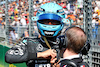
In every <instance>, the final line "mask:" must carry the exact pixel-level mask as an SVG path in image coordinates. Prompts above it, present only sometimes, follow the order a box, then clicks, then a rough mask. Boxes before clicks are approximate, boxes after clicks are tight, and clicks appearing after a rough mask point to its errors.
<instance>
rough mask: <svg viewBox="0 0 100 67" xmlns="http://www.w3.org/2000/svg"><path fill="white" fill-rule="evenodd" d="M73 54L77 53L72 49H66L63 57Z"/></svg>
mask: <svg viewBox="0 0 100 67" xmlns="http://www.w3.org/2000/svg"><path fill="white" fill-rule="evenodd" d="M73 55H77V53H74V52H73V51H70V50H68V49H66V50H65V52H64V54H63V58H65V57H69V56H73Z"/></svg>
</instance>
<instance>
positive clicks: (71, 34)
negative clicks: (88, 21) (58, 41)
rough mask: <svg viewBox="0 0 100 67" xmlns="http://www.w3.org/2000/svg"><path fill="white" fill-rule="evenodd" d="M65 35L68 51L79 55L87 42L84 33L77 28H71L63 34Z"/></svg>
mask: <svg viewBox="0 0 100 67" xmlns="http://www.w3.org/2000/svg"><path fill="white" fill-rule="evenodd" d="M65 35H66V36H67V39H68V41H67V42H68V43H67V48H68V50H71V51H73V52H75V53H79V52H80V51H81V49H82V47H83V46H84V44H85V42H86V40H87V36H86V34H85V32H84V31H83V30H82V29H81V28H79V27H72V28H70V29H68V30H67V31H66V32H65Z"/></svg>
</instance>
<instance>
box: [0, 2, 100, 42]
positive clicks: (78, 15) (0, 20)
mask: <svg viewBox="0 0 100 67" xmlns="http://www.w3.org/2000/svg"><path fill="white" fill-rule="evenodd" d="M50 1H52V2H55V3H57V4H59V5H61V6H62V7H63V8H64V11H65V16H66V19H70V20H73V23H71V22H70V24H73V25H76V24H77V25H83V5H82V3H80V4H79V3H78V2H77V0H76V1H74V2H72V1H68V0H61V1H57V0H34V2H33V9H34V11H33V15H34V16H35V15H36V13H37V10H38V7H39V6H40V5H42V4H45V3H48V2H50ZM92 5H93V15H92V16H93V20H92V23H93V24H94V25H95V23H98V25H100V6H98V5H97V4H96V2H95V1H93V2H92ZM5 10H6V9H5V4H2V5H0V26H1V27H2V29H4V28H5V24H6V22H5ZM8 16H9V17H8V20H9V21H8V22H9V25H10V27H12V28H14V30H12V31H14V33H13V35H14V36H15V37H16V39H17V38H18V35H17V36H16V35H15V34H18V32H16V31H17V30H18V27H19V26H21V27H26V26H28V25H29V0H19V1H14V2H9V4H8ZM94 25H92V26H93V27H94ZM12 31H11V32H10V33H11V34H10V35H12ZM22 33H24V32H22ZM16 39H15V38H14V40H16Z"/></svg>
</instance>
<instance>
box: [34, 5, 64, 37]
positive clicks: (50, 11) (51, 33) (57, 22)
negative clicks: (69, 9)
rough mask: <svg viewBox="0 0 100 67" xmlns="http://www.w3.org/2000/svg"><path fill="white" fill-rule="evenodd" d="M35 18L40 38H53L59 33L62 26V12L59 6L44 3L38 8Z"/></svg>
mask: <svg viewBox="0 0 100 67" xmlns="http://www.w3.org/2000/svg"><path fill="white" fill-rule="evenodd" d="M36 16H38V20H37V27H38V31H39V33H40V34H41V35H42V36H45V37H55V36H58V35H59V34H60V33H61V30H62V29H63V26H64V24H63V22H62V18H64V11H63V9H62V7H61V6H60V5H58V4H56V3H46V4H44V5H42V6H41V7H40V8H39V10H38V11H37V15H36Z"/></svg>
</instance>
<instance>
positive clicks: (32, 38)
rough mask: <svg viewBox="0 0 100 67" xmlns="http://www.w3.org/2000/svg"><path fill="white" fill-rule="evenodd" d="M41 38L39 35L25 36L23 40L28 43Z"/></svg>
mask: <svg viewBox="0 0 100 67" xmlns="http://www.w3.org/2000/svg"><path fill="white" fill-rule="evenodd" d="M38 40H39V38H37V37H23V38H22V42H24V43H26V42H37V41H38Z"/></svg>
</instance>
